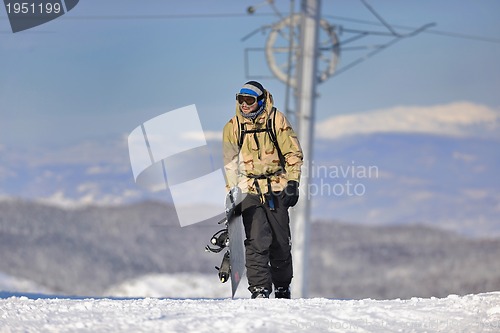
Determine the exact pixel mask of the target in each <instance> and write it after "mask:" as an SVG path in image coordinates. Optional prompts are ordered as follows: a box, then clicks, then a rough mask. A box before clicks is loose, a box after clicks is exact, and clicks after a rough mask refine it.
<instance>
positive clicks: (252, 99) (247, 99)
mask: <svg viewBox="0 0 500 333" xmlns="http://www.w3.org/2000/svg"><path fill="white" fill-rule="evenodd" d="M236 100H237V101H238V103H240V104H243V103H246V104H247V105H248V106H252V105H254V104H255V103H257V97H256V96H253V95H247V94H236Z"/></svg>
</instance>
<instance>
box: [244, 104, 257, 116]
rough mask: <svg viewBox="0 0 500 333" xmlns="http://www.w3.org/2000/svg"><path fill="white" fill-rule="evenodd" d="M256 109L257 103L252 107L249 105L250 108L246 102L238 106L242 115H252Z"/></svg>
mask: <svg viewBox="0 0 500 333" xmlns="http://www.w3.org/2000/svg"><path fill="white" fill-rule="evenodd" d="M258 107H259V103H254V104H253V105H250V106H248V105H247V103H246V102H243V104H240V109H241V112H243V113H244V114H248V113H252V112H254V111H255V110H257V108H258Z"/></svg>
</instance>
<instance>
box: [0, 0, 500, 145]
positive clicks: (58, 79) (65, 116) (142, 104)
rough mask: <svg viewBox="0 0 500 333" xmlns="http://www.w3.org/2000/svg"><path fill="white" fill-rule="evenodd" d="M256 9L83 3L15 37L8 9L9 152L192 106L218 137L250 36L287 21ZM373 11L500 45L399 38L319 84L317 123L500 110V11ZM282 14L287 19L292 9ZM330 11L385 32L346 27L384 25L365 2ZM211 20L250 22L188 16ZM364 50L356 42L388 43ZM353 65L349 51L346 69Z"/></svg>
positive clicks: (284, 6)
mask: <svg viewBox="0 0 500 333" xmlns="http://www.w3.org/2000/svg"><path fill="white" fill-rule="evenodd" d="M297 2H298V1H297ZM258 3H259V2H257V1H222V0H220V1H207V0H205V1H182V2H181V1H161V0H150V1H147V2H144V1H139V0H106V1H101V0H85V1H80V3H79V4H78V5H77V7H75V8H74V9H73V10H72V11H71V12H69V13H68V14H66V15H64V16H63V17H61V18H59V19H56V20H54V21H52V22H49V23H47V24H44V25H41V26H39V27H37V28H34V29H31V30H28V31H24V32H19V33H16V34H13V33H12V32H11V31H10V26H9V24H8V21H7V17H6V12H5V9H4V8H2V9H0V59H1V61H2V65H3V66H2V70H1V72H0V73H1V75H0V101H1V106H0V144H1V145H2V147H13V148H14V147H19V148H23V149H24V148H30V149H34V148H37V147H52V146H55V147H62V146H66V145H74V144H77V143H79V142H82V141H102V140H111V139H116V138H119V137H122V136H124V135H126V134H128V133H129V132H130V131H131V130H132V129H134V128H135V127H136V126H137V125H138V124H140V123H142V122H144V121H145V120H147V119H150V118H152V117H154V116H157V115H159V114H162V113H164V112H167V111H169V110H172V109H175V108H178V107H182V106H185V105H189V104H196V106H197V108H198V111H199V113H200V117H201V120H202V124H203V126H204V128H205V129H206V130H208V131H220V129H221V128H222V126H223V125H224V123H225V122H226V121H227V120H228V119H229V118H230V117H231V116H232V114H233V113H234V97H233V96H234V93H235V92H236V91H237V90H238V89H239V87H240V86H241V84H242V83H244V82H245V81H246V80H247V78H246V77H245V71H244V50H245V48H249V47H263V46H264V43H265V40H266V35H265V34H262V33H258V34H256V35H255V36H253V37H252V38H250V39H248V40H247V41H245V42H242V41H241V38H242V37H244V36H245V35H247V34H248V33H250V32H252V31H254V30H255V29H257V28H259V27H261V26H264V25H269V24H272V23H274V22H277V21H278V20H279V18H278V17H277V16H273V15H254V16H250V15H245V10H246V7H247V6H248V5H256V4H258ZM369 3H370V4H371V5H372V6H373V7H374V8H375V9H376V10H377V11H378V13H379V14H380V15H382V16H383V17H384V19H385V20H387V21H388V22H390V23H391V24H394V25H395V26H399V25H404V26H413V27H418V26H421V25H423V24H426V23H430V22H435V23H436V24H437V25H436V27H434V28H433V30H439V31H446V32H453V33H458V34H466V35H474V36H483V37H486V38H491V39H496V40H497V42H496V43H495V42H485V41H478V40H472V39H464V38H453V37H448V36H443V35H437V34H431V33H422V34H420V35H418V36H415V37H413V38H408V39H405V40H402V41H400V42H399V43H396V44H395V45H394V46H392V47H390V48H388V49H387V50H386V51H384V52H381V53H380V54H379V55H377V56H375V57H372V58H370V59H368V60H367V61H365V62H363V63H362V64H360V65H359V66H356V67H355V68H353V69H351V70H348V71H346V72H345V73H342V74H340V75H339V76H337V77H333V78H331V79H330V80H328V81H327V82H325V83H323V84H321V85H320V86H319V88H318V92H319V95H320V98H318V100H317V120H318V121H322V120H325V119H328V118H330V117H332V116H337V115H343V114H350V113H362V112H367V111H371V110H380V109H385V108H391V107H395V106H432V105H437V104H447V103H453V102H457V101H468V102H472V103H476V104H480V105H486V106H488V107H490V108H493V109H498V107H499V106H500V94H498V90H499V87H500V65H499V64H498V59H500V37H499V33H500V21H499V20H498V13H499V12H500V2H498V1H495V0H489V1H488V0H480V1H463V0H460V1H451V0H432V1H431V0H428V1H416V0H415V1H404V2H401V1H395V0H387V1H376V0H372V1H369ZM276 4H277V7H278V8H279V9H280V10H282V11H283V13H284V14H286V12H287V11H288V9H289V2H288V1H278V0H277V1H276ZM266 13H267V14H271V13H272V10H271V8H270V7H269V6H263V7H260V8H259V9H258V11H257V14H266ZM322 13H323V17H325V18H326V19H328V20H329V21H330V22H331V23H332V24H337V25H342V26H343V27H344V28H356V29H359V28H364V29H369V30H377V31H385V29H384V27H382V26H374V25H368V24H362V23H356V22H353V21H350V20H346V19H345V18H352V19H359V20H367V21H373V22H376V19H375V17H374V16H373V15H372V14H371V13H370V12H369V11H368V10H367V9H366V8H365V7H364V6H363V5H362V3H361V2H360V1H355V0H339V1H335V0H326V1H323V4H322ZM206 14H214V15H216V14H241V15H228V16H216V17H198V18H193V17H192V16H191V17H189V18H186V17H184V18H183V17H182V16H184V15H194V16H196V15H206ZM176 15H178V16H180V17H178V18H173V16H176ZM396 29H398V28H396ZM399 31H402V32H407V31H406V30H399ZM346 37H347V35H346ZM387 40H388V39H387ZM364 41H366V42H365V43H359V44H366V43H377V42H378V41H379V39H373V41H371V42H370V39H369V38H367V39H365V40H364ZM352 59H354V56H353V55H352V54H349V53H348V52H344V54H342V57H341V60H340V65H339V66H340V67H341V66H342V65H344V64H346V63H348V62H349V60H352ZM251 71H252V72H255V73H258V74H260V73H263V74H266V75H268V74H269V70H268V69H267V67H266V65H265V61H264V56H263V54H261V55H259V54H256V55H255V57H253V56H252V67H251ZM262 83H263V84H264V85H265V86H266V87H267V88H268V89H269V90H271V91H272V92H273V94H274V95H275V100H276V102H277V105H278V107H279V108H283V107H284V96H285V87H284V85H283V84H282V83H281V82H279V81H278V80H271V79H266V80H262Z"/></svg>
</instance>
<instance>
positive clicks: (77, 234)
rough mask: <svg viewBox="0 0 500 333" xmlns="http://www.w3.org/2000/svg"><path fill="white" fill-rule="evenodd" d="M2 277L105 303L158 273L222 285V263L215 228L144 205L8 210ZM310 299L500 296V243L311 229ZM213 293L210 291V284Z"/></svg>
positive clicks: (355, 228) (6, 205) (0, 231)
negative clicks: (206, 277)
mask: <svg viewBox="0 0 500 333" xmlns="http://www.w3.org/2000/svg"><path fill="white" fill-rule="evenodd" d="M0 212H1V214H0V272H2V273H4V274H6V275H8V276H10V277H11V278H12V277H17V278H20V279H22V280H30V281H32V282H33V283H35V284H36V285H39V286H43V287H45V288H47V290H51V291H53V292H55V293H59V294H70V295H85V296H99V295H102V294H104V293H106V292H107V291H109V290H113V287H115V286H120V285H122V284H123V283H124V282H126V281H129V280H134V279H137V278H140V277H141V276H147V275H151V274H160V273H169V274H173V273H186V272H187V273H189V272H193V273H203V274H210V276H213V279H217V276H216V270H215V269H214V266H215V265H219V264H220V260H221V255H214V254H210V253H205V252H204V246H205V245H206V244H207V242H208V240H209V238H210V237H211V235H212V234H213V233H214V232H215V231H217V230H218V229H219V227H220V226H219V225H217V224H216V223H215V222H213V221H212V222H210V221H209V222H206V223H201V224H197V225H193V226H189V227H185V228H180V227H179V226H178V224H177V221H175V219H173V218H172V216H173V207H171V206H168V205H166V204H164V203H157V202H143V203H136V204H131V205H121V206H114V207H95V206H88V207H84V208H78V209H62V208H57V207H53V206H48V205H42V204H39V203H34V202H26V201H21V200H4V201H2V202H0ZM310 247H311V251H310V258H309V281H310V284H309V290H310V296H322V297H331V298H353V299H358V298H366V297H370V298H378V299H387V298H397V297H399V298H409V297H413V296H419V297H430V296H436V297H440V296H446V295H448V294H467V293H479V292H485V291H493V290H500V269H499V266H498V258H499V256H500V240H499V239H470V238H464V237H463V236H459V235H458V234H455V233H450V232H446V231H442V230H436V229H432V228H429V227H424V226H419V225H413V226H384V227H367V226H360V225H352V224H342V223H337V222H334V221H332V220H328V221H323V222H321V221H318V222H316V223H313V224H312V226H311V239H310ZM207 285H212V283H211V282H210V283H208V284H207Z"/></svg>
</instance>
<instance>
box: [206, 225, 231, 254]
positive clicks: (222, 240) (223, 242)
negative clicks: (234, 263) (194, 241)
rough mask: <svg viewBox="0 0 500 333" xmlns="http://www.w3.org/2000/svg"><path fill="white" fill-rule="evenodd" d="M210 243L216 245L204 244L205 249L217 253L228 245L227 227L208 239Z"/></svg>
mask: <svg viewBox="0 0 500 333" xmlns="http://www.w3.org/2000/svg"><path fill="white" fill-rule="evenodd" d="M210 243H211V244H212V245H214V246H216V247H211V246H210V245H207V246H205V251H207V252H212V253H219V252H220V251H222V250H223V249H224V248H225V247H227V246H229V233H228V230H227V227H226V228H224V229H221V230H219V231H217V232H216V233H215V234H214V235H213V236H212V238H211V239H210Z"/></svg>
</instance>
